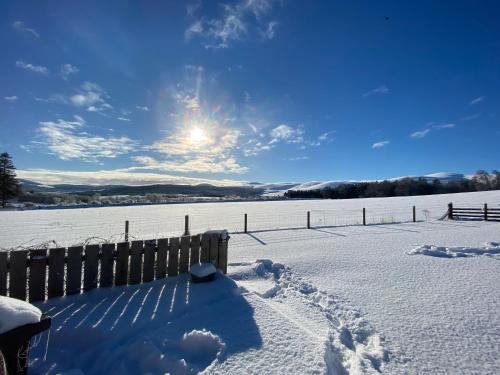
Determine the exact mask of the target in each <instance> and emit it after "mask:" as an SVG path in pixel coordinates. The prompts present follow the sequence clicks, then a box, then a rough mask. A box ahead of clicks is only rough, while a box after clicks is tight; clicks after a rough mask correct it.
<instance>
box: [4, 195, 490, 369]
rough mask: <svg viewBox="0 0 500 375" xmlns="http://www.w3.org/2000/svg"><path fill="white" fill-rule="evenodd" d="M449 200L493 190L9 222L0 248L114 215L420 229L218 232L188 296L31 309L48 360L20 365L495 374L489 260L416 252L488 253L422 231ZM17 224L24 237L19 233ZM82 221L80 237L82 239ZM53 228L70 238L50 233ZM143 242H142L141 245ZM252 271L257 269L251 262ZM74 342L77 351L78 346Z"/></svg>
mask: <svg viewBox="0 0 500 375" xmlns="http://www.w3.org/2000/svg"><path fill="white" fill-rule="evenodd" d="M448 201H453V202H454V203H455V204H456V205H464V206H465V205H467V206H474V207H480V205H482V204H483V203H488V204H489V205H490V206H498V204H499V202H500V192H484V193H468V194H455V195H445V196H428V197H407V198H385V199H364V200H348V201H287V202H267V203H265V204H262V203H238V204H234V203H232V204H221V205H217V206H213V205H211V204H207V205H183V206H180V205H177V206H154V207H152V206H148V207H130V208H120V209H121V210H124V211H120V210H118V209H116V208H110V209H89V210H61V211H58V212H56V211H40V212H33V215H32V216H30V215H28V212H14V213H12V212H11V213H8V215H10V214H13V215H12V216H8V219H9V220H5V221H4V222H6V225H5V227H3V228H1V229H0V238H1V241H2V242H0V246H7V244H8V243H9V241H10V236H9V235H7V233H6V232H4V231H5V230H10V231H11V232H10V233H11V234H12V235H13V236H14V237H15V238H17V239H18V240H19V239H23V240H24V239H29V238H34V237H37V238H41V237H44V236H46V237H44V238H47V239H56V240H57V241H61V242H64V241H66V240H67V241H69V240H73V239H74V238H75V236H78V237H79V238H85V237H84V236H85V235H86V232H85V231H86V230H89V228H94V227H93V226H96V227H98V228H99V229H101V230H102V233H103V235H106V234H109V233H112V232H111V231H112V230H113V225H105V224H106V223H107V222H110V223H111V224H112V223H114V222H115V220H116V222H118V221H120V222H121V218H120V217H118V218H117V217H116V215H122V214H123V215H125V214H126V216H128V218H129V219H130V220H131V226H133V225H134V224H133V223H134V221H137V223H140V222H141V221H140V219H141V218H142V219H143V220H144V221H143V223H144V224H141V225H144V228H145V229H146V231H147V228H148V223H151V222H154V220H157V222H159V223H157V224H156V225H159V226H160V225H163V223H171V222H172V220H171V219H172V217H174V218H175V215H179V217H178V218H179V220H180V221H179V224H180V225H179V226H181V227H182V225H181V224H182V216H181V213H182V215H183V214H184V213H186V210H187V211H189V210H194V211H189V212H188V213H190V212H196V215H198V216H197V217H198V219H199V220H200V221H199V222H200V223H210V225H211V227H212V228H224V226H222V225H220V226H219V224H221V223H222V224H223V223H224V222H226V220H231V219H234V218H240V212H241V218H242V213H243V212H248V213H249V218H250V220H251V218H252V217H259V220H260V222H259V225H261V226H262V227H264V226H269V225H272V224H273V223H274V222H275V218H276V217H277V215H278V213H279V214H280V215H281V214H282V215H283V217H287V216H288V215H291V216H293V215H294V214H295V213H302V212H305V211H307V210H311V211H312V214H313V215H314V212H316V214H318V212H319V210H328V211H334V212H338V214H339V215H341V214H345V213H349V212H358V211H359V208H360V207H363V206H365V207H367V209H368V208H369V209H370V210H376V209H380V210H386V211H387V212H398V210H404V211H405V212H406V209H407V207H409V206H410V205H412V204H415V205H417V207H418V208H417V210H418V212H419V213H420V214H422V210H424V209H425V210H428V211H429V214H428V216H429V220H428V221H424V222H417V223H403V224H390V225H389V224H380V225H369V226H366V227H363V226H345V227H318V228H315V229H311V230H306V229H289V230H279V231H263V232H254V233H249V234H234V233H230V234H231V239H230V241H229V263H230V266H229V276H230V277H231V278H232V279H230V278H224V279H218V280H217V281H216V282H215V283H211V284H210V283H209V284H206V285H201V286H199V285H195V284H190V283H187V282H186V280H185V279H183V277H185V276H182V277H179V278H171V279H168V280H167V281H166V282H163V281H157V282H154V283H151V284H145V285H142V286H134V287H120V288H118V287H115V288H112V289H111V290H96V291H93V292H91V293H88V294H85V295H82V296H72V297H69V298H65V299H61V300H53V301H49V302H47V303H46V304H41V305H40V307H41V308H42V310H43V311H47V310H48V311H49V314H52V316H53V317H54V320H55V323H54V324H53V328H52V333H51V341H50V346H49V348H50V350H49V353H48V357H47V362H43V360H42V358H43V354H42V352H43V349H44V345H43V340H42V343H40V344H39V345H38V346H37V347H36V348H35V349H34V351H33V353H32V354H33V356H32V358H33V359H34V363H33V364H34V368H35V369H36V370H37V372H38V373H42V372H43V371H44V370H46V369H49V368H51V367H52V366H54V367H53V368H52V370H51V371H52V372H53V373H55V372H57V371H64V370H69V369H71V368H79V369H82V370H83V371H84V372H85V373H96V372H97V371H103V372H106V371H108V370H113V371H126V370H127V371H131V372H133V371H136V372H137V371H143V372H147V371H151V372H153V373H155V372H159V371H160V370H161V371H163V370H164V369H174V370H176V371H184V370H185V371H187V372H188V373H189V372H190V371H191V372H196V371H199V370H202V369H205V371H206V372H207V373H236V374H239V373H241V374H245V373H259V374H265V373H330V374H337V373H340V374H346V373H351V374H356V373H377V372H378V370H380V371H381V372H383V373H387V374H448V373H460V374H497V373H499V372H500V359H499V357H498V352H499V351H500V328H499V327H500V314H498V311H500V290H499V289H498V287H497V286H498V285H500V262H499V259H498V257H497V256H495V255H492V256H486V255H477V256H466V257H436V256H423V255H425V254H423V253H425V252H428V251H427V250H432V249H440V251H445V252H450V253H453V252H454V253H456V252H457V251H458V252H460V251H462V252H463V250H464V249H469V250H467V251H466V253H467V254H471V253H473V252H474V251H475V253H478V252H480V250H479V251H478V250H470V249H481V248H482V247H484V244H485V243H487V242H489V243H491V245H488V246H489V247H490V248H494V247H495V246H497V245H495V243H496V244H498V242H499V241H500V223H493V222H457V221H438V220H435V218H437V217H439V216H442V214H443V213H444V211H445V210H446V203H447V202H448ZM410 207H411V206H410ZM117 210H118V211H117ZM6 214H7V213H2V215H6ZM29 214H31V212H30V213H29ZM318 216H319V215H318ZM5 217H6V218H7V216H5ZM304 217H305V215H304ZM300 218H301V219H302V218H303V217H302V214H301V217H300ZM23 221H25V222H26V223H27V225H28V227H29V226H31V228H32V230H31V232H30V233H28V234H27V233H26V230H24V229H23V227H22V225H21V223H22V222H23ZM90 223H92V225H93V226H92V227H85V226H83V228H85V229H81V228H82V227H81V226H82V225H83V224H88V225H90ZM250 223H252V221H250ZM49 224H52V225H49ZM16 225H17V227H16ZM36 225H38V226H36ZM136 225H137V226H138V227H140V226H139V224H136ZM233 225H234V224H233ZM65 226H68V228H72V230H68V229H66V230H65V231H63V230H62V229H61V228H65ZM6 228H10V229H6ZM16 228H17V229H16ZM50 228H55V230H54V231H52V232H51V231H50ZM181 229H182V228H179V232H180V230H181ZM229 229H230V228H229ZM106 230H107V232H106ZM45 231H46V233H45ZM179 232H177V234H179ZM153 234H154V233H153V232H147V233H145V235H144V238H146V237H150V236H152V235H153ZM16 236H17V237H16ZM29 236H31V237H29ZM49 236H50V237H49ZM65 236H67V237H65ZM16 244H17V243H16ZM415 249H421V251H420V253H421V254H415V255H409V253H411V252H412V250H415ZM443 249H444V250H443ZM427 255H431V254H427ZM256 259H270V261H259V262H257V263H255V261H256ZM203 288H205V289H203ZM206 288H211V289H210V290H207V289H206ZM186 302H187V303H186ZM169 322H170V323H169ZM59 327H60V328H59ZM58 329H59V330H58ZM204 330H205V331H204ZM45 336H46V334H44V337H45ZM80 337H84V338H85V341H84V342H81V340H80V341H79V338H80ZM186 340H187V341H188V342H190V340H193V341H192V342H198V341H199V342H200V343H199V345H200V346H201V347H202V348H203V347H210V348H211V349H212V350H211V351H210V353H207V352H208V350H207V351H205V350H203V349H200V350H199V352H200V357H201V358H198V357H196V356H195V357H193V356H192V355H191V354H190V353H189V350H188V349H187V346H186V344H185V342H186ZM188 346H189V345H188ZM88 348H90V349H88ZM197 352H198V351H197ZM54 360H57V361H58V363H57V365H54V363H53V362H54ZM182 360H184V361H185V363H184V362H183V361H182ZM92 366H95V367H92ZM169 366H170V367H169ZM172 366H173V367H172ZM176 366H177V367H176ZM98 369H99V370H98ZM377 369H378V370H377ZM125 373H127V372H125Z"/></svg>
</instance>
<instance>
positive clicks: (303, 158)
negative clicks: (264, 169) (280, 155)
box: [284, 156, 309, 161]
mask: <svg viewBox="0 0 500 375" xmlns="http://www.w3.org/2000/svg"><path fill="white" fill-rule="evenodd" d="M308 159H309V156H295V157H292V158H286V159H284V160H289V161H300V160H308Z"/></svg>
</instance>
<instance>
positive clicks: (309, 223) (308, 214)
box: [307, 211, 311, 229]
mask: <svg viewBox="0 0 500 375" xmlns="http://www.w3.org/2000/svg"><path fill="white" fill-rule="evenodd" d="M307 229H311V211H307Z"/></svg>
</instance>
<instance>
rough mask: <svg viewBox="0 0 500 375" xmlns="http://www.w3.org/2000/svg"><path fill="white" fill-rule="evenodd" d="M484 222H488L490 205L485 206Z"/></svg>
mask: <svg viewBox="0 0 500 375" xmlns="http://www.w3.org/2000/svg"><path fill="white" fill-rule="evenodd" d="M484 220H485V221H488V203H485V204H484Z"/></svg>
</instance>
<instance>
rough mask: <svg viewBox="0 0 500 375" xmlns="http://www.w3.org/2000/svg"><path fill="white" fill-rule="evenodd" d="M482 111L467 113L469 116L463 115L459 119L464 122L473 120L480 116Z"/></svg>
mask: <svg viewBox="0 0 500 375" xmlns="http://www.w3.org/2000/svg"><path fill="white" fill-rule="evenodd" d="M481 115H482V113H481V112H478V113H474V114H472V115H469V116H464V117H462V118H461V119H460V121H462V122H466V121H471V120H475V119H477V118H479V117H481Z"/></svg>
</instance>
